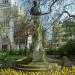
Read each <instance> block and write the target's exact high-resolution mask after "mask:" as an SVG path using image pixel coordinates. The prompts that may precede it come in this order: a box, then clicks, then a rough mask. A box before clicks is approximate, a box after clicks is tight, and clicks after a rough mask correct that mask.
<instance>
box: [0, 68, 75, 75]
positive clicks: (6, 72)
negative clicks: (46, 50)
mask: <svg viewBox="0 0 75 75" xmlns="http://www.w3.org/2000/svg"><path fill="white" fill-rule="evenodd" d="M0 75H75V67H72V68H67V67H63V68H62V69H60V70H59V71H57V70H51V71H47V72H45V71H41V72H28V71H21V70H18V71H17V70H15V69H10V68H8V69H1V70H0Z"/></svg>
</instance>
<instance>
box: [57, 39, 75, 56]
mask: <svg viewBox="0 0 75 75" xmlns="http://www.w3.org/2000/svg"><path fill="white" fill-rule="evenodd" d="M58 53H59V54H60V55H62V56H64V55H66V56H72V55H75V41H74V40H69V41H68V42H67V43H66V44H65V45H63V46H61V47H60V48H59V49H58Z"/></svg>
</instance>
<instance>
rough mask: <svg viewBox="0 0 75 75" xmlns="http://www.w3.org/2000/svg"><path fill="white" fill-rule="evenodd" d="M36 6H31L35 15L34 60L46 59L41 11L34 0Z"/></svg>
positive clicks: (33, 15)
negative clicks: (40, 18) (40, 17)
mask: <svg viewBox="0 0 75 75" xmlns="http://www.w3.org/2000/svg"><path fill="white" fill-rule="evenodd" d="M33 4H34V6H33V7H32V8H31V15H32V17H33V22H34V25H33V46H34V47H35V48H34V50H33V61H45V51H44V49H43V46H42V26H41V25H40V20H39V15H40V14H41V13H40V12H39V9H38V6H37V2H36V1H33Z"/></svg>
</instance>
